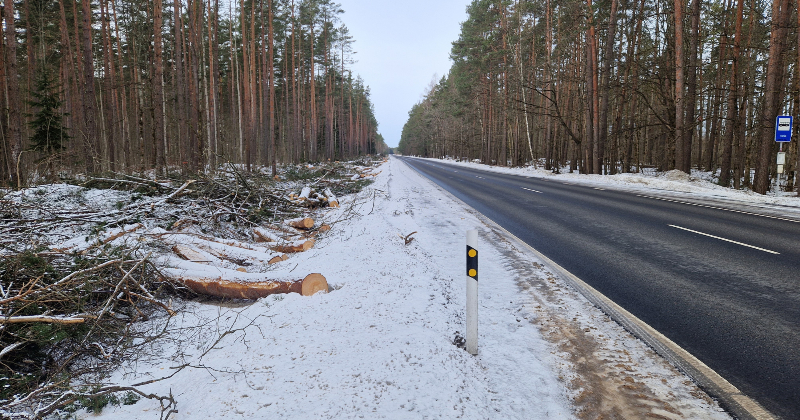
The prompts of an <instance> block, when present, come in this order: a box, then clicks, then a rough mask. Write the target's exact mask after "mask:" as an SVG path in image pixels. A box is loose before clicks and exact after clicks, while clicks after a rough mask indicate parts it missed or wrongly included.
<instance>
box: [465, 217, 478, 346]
mask: <svg viewBox="0 0 800 420" xmlns="http://www.w3.org/2000/svg"><path fill="white" fill-rule="evenodd" d="M466 341H467V343H466V345H467V346H466V347H467V352H468V353H469V354H471V355H473V356H474V355H476V354H478V231H477V230H468V231H467V336H466Z"/></svg>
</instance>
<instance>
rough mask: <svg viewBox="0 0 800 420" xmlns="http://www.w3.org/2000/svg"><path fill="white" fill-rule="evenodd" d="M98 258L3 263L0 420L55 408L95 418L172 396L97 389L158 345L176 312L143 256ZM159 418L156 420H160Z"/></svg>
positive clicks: (35, 255) (20, 257)
mask: <svg viewBox="0 0 800 420" xmlns="http://www.w3.org/2000/svg"><path fill="white" fill-rule="evenodd" d="M117 251H118V252H117V253H114V254H105V253H103V254H102V255H97V256H87V255H75V254H73V255H69V254H62V253H57V252H49V251H41V250H40V251H39V252H36V251H34V250H28V251H25V252H22V253H19V254H15V255H11V256H3V257H2V258H0V347H1V348H2V350H0V417H7V418H32V419H33V418H42V417H45V416H47V415H49V414H52V413H54V412H56V411H58V410H61V411H64V410H66V411H67V412H69V411H74V410H77V409H81V408H85V409H89V410H90V411H91V410H92V409H94V410H99V409H102V406H103V405H105V404H107V403H109V402H114V401H115V400H116V401H119V397H118V394H120V393H122V394H124V395H123V397H122V399H123V401H127V402H131V401H133V402H135V401H136V400H138V399H139V398H142V397H144V398H152V399H158V400H159V401H161V403H162V407H163V408H164V413H165V415H167V416H168V415H169V412H170V411H172V410H173V409H174V404H175V401H174V400H173V399H172V397H171V396H156V395H149V394H145V393H143V392H141V391H139V390H138V389H136V388H134V387H114V386H111V387H109V386H103V385H102V384H101V382H100V380H101V377H102V374H103V373H104V372H109V371H110V370H111V369H112V368H114V367H115V366H117V365H118V364H119V363H120V362H121V361H122V360H124V359H125V358H126V357H130V356H131V355H132V354H134V353H135V352H136V351H137V348H139V347H140V346H142V345H145V344H146V343H148V342H151V341H153V340H155V339H157V338H158V337H159V335H160V333H161V331H163V328H165V327H166V324H167V322H166V321H164V322H161V323H159V322H152V323H149V324H150V325H151V327H150V328H140V327H138V326H140V325H142V323H140V321H143V320H156V319H159V318H162V319H164V320H167V319H168V318H169V317H171V316H172V315H174V314H175V311H173V310H172V309H171V308H170V303H169V302H168V303H166V304H165V303H164V301H163V297H164V296H163V291H164V288H165V286H166V285H165V284H163V283H161V280H160V276H159V275H158V272H157V270H156V269H155V267H154V266H153V265H152V264H151V263H150V261H149V260H148V256H147V255H144V256H143V255H138V252H137V251H136V250H132V251H128V252H122V251H121V250H117ZM162 417H163V416H162Z"/></svg>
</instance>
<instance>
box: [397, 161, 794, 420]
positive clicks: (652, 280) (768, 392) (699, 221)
mask: <svg viewBox="0 0 800 420" xmlns="http://www.w3.org/2000/svg"><path fill="white" fill-rule="evenodd" d="M401 159H402V160H403V161H404V162H406V163H407V164H409V165H410V166H412V167H414V168H416V169H417V170H418V171H419V172H420V173H422V174H423V175H425V176H427V177H428V178H430V179H431V180H433V181H434V182H435V183H437V184H438V185H440V186H441V187H443V188H444V189H446V190H447V191H449V192H450V193H452V194H453V195H455V196H456V197H458V198H460V199H461V200H463V201H464V202H465V203H467V204H468V205H470V206H472V207H473V208H475V209H476V210H478V211H480V212H481V213H483V214H484V215H485V216H487V217H489V218H490V219H492V220H493V221H495V222H496V223H498V224H499V225H501V226H503V227H504V228H505V229H506V230H508V231H509V232H511V233H512V234H514V235H515V236H517V237H518V238H519V239H521V240H523V241H525V242H526V243H528V244H529V245H531V246H532V247H534V248H536V249H537V250H539V251H540V252H542V253H543V254H545V255H546V256H548V257H549V258H550V259H552V260H553V261H555V262H556V263H557V264H559V265H561V266H562V267H564V268H565V269H567V270H569V271H570V272H571V273H573V274H575V275H576V276H577V277H579V278H580V279H581V280H583V281H584V282H586V283H588V284H589V285H591V286H592V287H594V288H595V289H597V290H598V291H600V292H601V293H603V294H604V295H606V296H607V297H609V298H610V299H612V300H613V301H614V302H616V303H617V304H619V305H620V306H622V307H623V308H625V309H627V310H628V311H629V312H631V313H632V314H634V315H635V316H637V317H639V318H640V319H642V320H643V321H645V322H646V323H648V324H649V325H651V326H652V327H654V328H655V329H657V330H658V331H659V332H661V333H662V334H664V335H665V336H667V337H668V338H670V339H671V340H672V341H674V342H675V343H677V344H678V345H680V346H681V347H683V348H684V349H686V350H687V351H689V352H690V353H692V354H693V355H694V356H695V357H697V358H698V359H700V360H701V361H703V362H704V363H705V364H707V365H708V366H710V367H711V368H712V369H714V370H715V371H716V372H717V373H719V374H720V375H722V376H723V377H724V378H725V379H727V380H728V381H729V382H731V383H732V384H733V385H735V386H737V387H738V388H739V389H740V390H741V391H742V392H743V393H744V394H746V395H748V396H750V397H751V398H753V399H755V400H756V401H758V402H759V403H760V404H761V405H763V406H764V407H765V408H766V409H768V410H769V411H771V412H772V413H773V414H775V415H777V416H779V417H781V418H784V419H800V223H798V222H793V221H790V220H780V219H775V218H770V217H764V216H759V215H755V214H746V213H741V212H735V211H728V210H724V209H712V208H707V207H702V206H700V205H689V204H684V203H678V202H670V201H665V200H658V199H654V198H650V197H646V196H638V195H637V194H636V193H631V192H624V191H615V190H611V189H606V190H603V189H597V188H593V187H591V186H582V185H573V184H568V183H564V182H561V181H558V180H547V179H540V178H526V177H521V176H515V175H504V174H498V173H492V172H485V171H479V170H474V169H468V168H464V167H460V166H455V165H448V164H444V163H439V162H436V161H430V160H418V159H411V158H401ZM712 207H722V206H719V204H715V205H714V206H712Z"/></svg>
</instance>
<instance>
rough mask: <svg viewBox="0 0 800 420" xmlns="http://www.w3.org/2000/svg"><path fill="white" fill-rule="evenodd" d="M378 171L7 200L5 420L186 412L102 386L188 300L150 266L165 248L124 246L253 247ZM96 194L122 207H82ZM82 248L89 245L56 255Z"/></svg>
mask: <svg viewBox="0 0 800 420" xmlns="http://www.w3.org/2000/svg"><path fill="white" fill-rule="evenodd" d="M380 161H381V160H379V159H376V160H371V159H364V160H363V161H361V162H356V163H339V162H334V163H327V164H324V165H317V166H312V165H307V164H306V165H295V166H285V167H284V168H282V171H281V176H280V177H278V178H273V177H272V176H271V174H269V172H268V171H266V170H256V171H251V172H246V171H244V170H243V169H242V168H241V167H237V166H234V165H228V166H227V167H223V168H221V170H219V171H217V172H215V173H213V174H197V175H194V176H192V178H191V179H190V178H187V177H184V176H181V175H180V174H173V175H172V176H170V177H167V178H163V179H149V178H147V177H146V176H135V175H129V174H118V173H112V174H106V175H105V176H102V177H89V178H85V179H81V180H70V181H69V183H71V184H73V185H76V186H78V187H80V188H75V187H71V188H72V189H71V190H69V191H68V193H67V194H75V195H78V196H77V197H75V196H69V197H68V199H65V200H55V199H52V197H50V196H49V195H48V194H49V193H48V191H50V190H48V189H47V188H46V187H42V188H40V189H37V188H31V189H28V190H26V191H23V192H16V193H11V192H6V193H5V194H6V195H3V194H4V193H3V192H2V191H0V417H3V418H43V417H45V416H47V415H50V414H53V413H58V412H61V413H64V412H67V413H68V412H72V411H74V410H77V409H87V410H89V411H97V410H100V409H102V407H103V406H104V405H106V404H109V403H119V402H122V403H130V402H135V401H136V400H138V399H140V398H148V399H155V400H158V401H159V402H160V403H161V406H162V413H161V417H162V418H167V417H169V416H170V415H171V414H172V413H175V412H177V411H176V410H175V404H176V403H175V400H174V399H173V398H172V396H171V395H167V396H158V395H152V394H146V393H144V392H142V391H140V390H139V389H138V388H137V386H141V385H144V384H145V383H141V384H133V385H131V386H129V387H120V386H108V385H106V384H104V383H103V380H104V379H106V376H107V374H108V372H112V371H113V370H114V368H116V367H117V366H119V365H120V363H122V362H123V361H125V360H130V359H131V358H132V357H133V356H134V355H136V354H137V352H141V351H144V350H143V349H144V347H143V346H148V347H147V348H148V349H152V348H153V347H152V346H151V345H152V344H153V343H154V342H155V341H156V340H158V339H160V338H162V337H163V336H164V334H165V331H167V327H168V324H169V319H170V318H171V317H172V316H173V315H175V310H174V309H173V306H172V301H173V299H180V298H184V297H187V296H189V295H190V292H188V291H187V290H185V289H181V288H178V287H177V286H176V285H174V284H172V283H169V282H166V281H165V280H164V277H163V276H161V275H160V273H159V272H158V268H157V267H156V266H155V265H154V263H153V261H152V260H151V256H152V253H153V251H156V252H157V251H158V246H159V245H158V244H157V241H151V242H147V241H135V242H134V244H133V245H131V243H130V242H127V243H126V244H123V245H121V244H120V243H119V241H115V240H116V239H118V238H120V237H121V235H125V234H127V233H129V232H132V231H133V230H134V229H138V228H143V227H144V228H146V229H152V228H154V227H161V228H163V229H165V230H167V231H170V230H175V229H181V230H182V229H185V228H187V227H190V226H191V227H192V229H196V230H198V231H200V232H202V233H206V232H207V231H208V233H212V234H213V235H214V236H218V237H222V238H229V239H237V240H249V239H250V238H251V235H252V232H253V228H254V227H257V226H261V225H266V224H271V225H280V224H281V223H282V221H284V220H287V219H291V218H296V217H298V216H301V215H305V214H306V213H307V212H308V211H310V208H309V205H308V202H302V201H298V200H293V199H292V193H297V192H300V190H301V189H303V188H315V189H317V190H320V191H322V190H329V191H331V192H332V193H334V194H335V195H339V196H344V195H347V194H351V193H354V192H358V191H360V190H361V189H362V188H363V187H364V186H366V185H367V184H369V183H370V182H371V181H370V180H367V179H361V178H360V177H359V176H357V175H358V174H359V171H360V170H361V169H360V168H365V167H370V166H373V165H375V164H377V163H379V162H380ZM91 190H116V191H119V193H114V194H116V195H113V194H112V195H113V196H114V197H117V198H114V200H118V201H115V202H113V203H108V202H100V203H92V202H88V201H87V202H86V203H83V202H82V201H81V200H83V198H82V196H81V194H84V193H85V192H86V191H91ZM316 205H317V206H318V205H319V204H318V203H317V204H316ZM134 225H135V226H138V227H134V228H130V226H134ZM126 226H127V227H126ZM112 229H113V231H111V232H109V230H112ZM115 232H116V233H115ZM76 238H86V241H85V243H83V244H81V245H80V246H78V247H76V248H63V249H62V248H60V247H59V244H62V243H65V242H68V241H70V240H74V239H76ZM79 242H80V241H79ZM160 246H163V244H161V245H160ZM142 321H149V322H142Z"/></svg>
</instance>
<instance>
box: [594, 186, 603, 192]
mask: <svg viewBox="0 0 800 420" xmlns="http://www.w3.org/2000/svg"><path fill="white" fill-rule="evenodd" d="M594 189H596V190H600V191H605V190H606V189H605V188H597V187H594Z"/></svg>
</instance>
